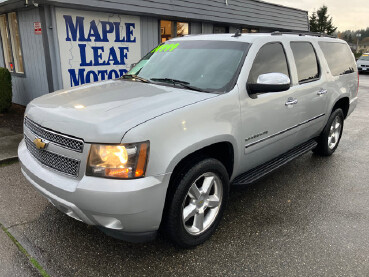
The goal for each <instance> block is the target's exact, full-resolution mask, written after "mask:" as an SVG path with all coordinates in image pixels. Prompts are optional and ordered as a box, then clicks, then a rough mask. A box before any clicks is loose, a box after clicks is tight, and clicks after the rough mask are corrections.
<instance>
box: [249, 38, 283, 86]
mask: <svg viewBox="0 0 369 277" xmlns="http://www.w3.org/2000/svg"><path fill="white" fill-rule="evenodd" d="M273 72H277V73H283V74H286V75H287V76H288V77H289V76H290V74H289V72H288V66H287V59H286V54H285V53H284V50H283V46H282V44H280V43H269V44H266V45H264V46H263V47H262V48H261V49H260V50H259V53H258V54H257V56H256V58H255V61H254V64H253V65H252V68H251V71H250V75H249V79H248V83H250V84H256V81H257V79H258V77H259V75H261V74H265V73H273Z"/></svg>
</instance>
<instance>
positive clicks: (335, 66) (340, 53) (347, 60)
mask: <svg viewBox="0 0 369 277" xmlns="http://www.w3.org/2000/svg"><path fill="white" fill-rule="evenodd" d="M319 45H320V48H321V49H322V51H323V54H324V57H325V59H326V60H327V63H328V66H329V69H330V70H331V72H332V75H333V76H339V75H343V74H349V73H353V72H355V71H356V70H357V68H356V63H355V60H354V57H353V54H352V52H351V50H350V48H349V47H348V45H347V44H345V43H340V42H322V41H321V42H319Z"/></svg>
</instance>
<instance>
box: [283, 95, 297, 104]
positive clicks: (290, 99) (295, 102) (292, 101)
mask: <svg viewBox="0 0 369 277" xmlns="http://www.w3.org/2000/svg"><path fill="white" fill-rule="evenodd" d="M297 103H298V101H297V99H295V98H292V97H290V98H288V100H287V102H286V104H285V105H286V106H290V105H295V104H297Z"/></svg>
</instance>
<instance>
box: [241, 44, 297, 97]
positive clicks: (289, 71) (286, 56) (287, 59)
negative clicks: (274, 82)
mask: <svg viewBox="0 0 369 277" xmlns="http://www.w3.org/2000/svg"><path fill="white" fill-rule="evenodd" d="M268 44H280V45H281V46H282V50H283V53H284V56H285V58H286V64H287V71H288V78H290V87H292V78H291V66H290V61H289V58H288V55H287V52H286V49H285V47H284V44H283V42H281V41H270V42H267V43H265V44H263V45H262V46H260V48H259V49H258V52H257V53H256V56H255V58H254V60H253V62H252V65H251V68H250V71H249V73H248V76H247V81H246V91H247V94H248V95H249V96H250V97H251V98H252V99H254V98H253V97H252V96H253V95H254V94H250V89H249V78H250V73H251V71H252V68H253V66H254V63H255V60H256V58H257V57H258V55H259V53H260V50H261V49H262V48H263V47H264V46H266V45H268ZM287 91H288V90H287ZM281 92H285V91H281ZM268 93H271V92H260V93H257V95H260V94H268ZM273 93H279V92H273Z"/></svg>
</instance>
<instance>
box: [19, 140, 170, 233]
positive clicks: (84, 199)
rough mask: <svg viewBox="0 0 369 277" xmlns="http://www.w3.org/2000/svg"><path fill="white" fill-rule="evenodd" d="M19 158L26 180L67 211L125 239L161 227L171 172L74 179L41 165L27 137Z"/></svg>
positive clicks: (21, 144) (63, 210) (20, 147)
mask: <svg viewBox="0 0 369 277" xmlns="http://www.w3.org/2000/svg"><path fill="white" fill-rule="evenodd" d="M18 157H19V160H20V162H21V168H22V173H23V174H24V176H25V177H26V178H27V180H28V181H29V182H30V183H31V184H32V185H33V186H34V187H35V188H36V189H37V190H38V191H39V192H40V193H41V194H43V195H44V196H45V197H46V198H47V199H48V200H49V201H50V202H51V203H52V204H53V205H54V206H55V207H57V208H58V209H59V210H61V211H62V212H64V213H65V214H67V215H69V216H71V217H73V218H75V219H77V220H80V221H83V222H85V223H87V224H89V225H97V226H100V227H101V228H102V229H103V230H105V231H106V233H109V230H111V231H112V233H113V234H115V235H114V236H115V237H119V234H121V235H122V238H123V239H124V237H125V236H124V234H127V235H128V237H130V236H132V237H135V238H137V235H138V236H139V234H142V235H144V236H146V235H148V236H150V235H151V236H152V233H154V232H156V231H157V230H158V228H159V225H160V222H161V217H162V213H163V208H164V202H165V196H166V190H167V187H168V183H169V178H170V174H163V175H159V176H150V177H145V178H140V179H133V180H115V179H105V178H97V177H90V176H83V177H82V178H78V179H77V178H72V177H68V176H65V175H63V174H61V173H58V172H55V171H53V170H51V169H49V168H47V167H45V166H43V165H41V164H40V163H39V162H38V161H37V160H35V159H34V158H33V156H31V154H30V153H29V151H28V150H27V147H26V146H25V142H24V140H22V142H21V143H20V145H19V148H18ZM72 183H73V184H72ZM63 187H65V189H63ZM71 187H73V188H74V189H73V190H71V189H70V188H71Z"/></svg>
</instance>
